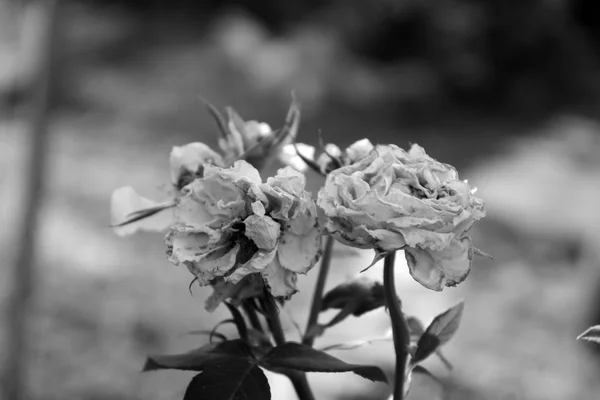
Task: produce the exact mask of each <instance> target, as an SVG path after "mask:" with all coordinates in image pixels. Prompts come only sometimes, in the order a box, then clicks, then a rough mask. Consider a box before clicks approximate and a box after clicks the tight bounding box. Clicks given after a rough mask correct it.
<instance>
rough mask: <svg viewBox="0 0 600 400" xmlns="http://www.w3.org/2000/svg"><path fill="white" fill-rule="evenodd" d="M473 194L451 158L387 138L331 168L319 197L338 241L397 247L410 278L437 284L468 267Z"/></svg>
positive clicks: (460, 276) (450, 281) (477, 213)
mask: <svg viewBox="0 0 600 400" xmlns="http://www.w3.org/2000/svg"><path fill="white" fill-rule="evenodd" d="M473 194H474V190H473V189H471V188H470V186H469V185H468V183H467V182H466V181H461V180H459V179H458V173H457V172H456V170H455V169H454V168H453V167H452V166H450V165H447V164H442V163H440V162H438V161H436V160H434V159H433V158H431V157H429V156H428V155H427V154H426V153H425V151H424V149H423V148H422V147H420V146H418V145H413V146H412V147H411V149H410V150H409V151H408V152H406V151H404V150H403V149H401V148H399V147H397V146H394V145H386V146H377V147H376V148H375V149H374V150H373V151H372V152H370V153H369V154H368V155H366V156H365V157H363V158H362V159H361V160H360V161H358V162H356V163H354V164H351V165H347V166H344V167H341V168H338V169H336V170H334V171H332V172H331V173H330V174H329V175H328V176H327V179H326V182H325V185H324V187H323V188H322V189H321V191H320V192H319V199H318V205H319V206H320V207H321V208H322V209H323V211H324V212H325V215H326V217H327V222H326V225H325V227H326V229H327V230H328V231H329V232H330V233H331V234H332V235H333V236H334V237H335V238H336V239H337V240H338V241H340V242H342V243H344V244H347V245H349V246H353V247H359V248H370V249H375V250H376V251H378V252H381V253H386V252H393V251H396V250H399V249H404V250H405V255H406V259H407V262H408V266H409V268H410V272H411V275H412V276H413V277H414V278H415V280H417V281H418V282H419V283H421V284H422V285H423V286H425V287H427V288H430V289H433V290H442V289H443V288H444V287H445V286H454V285H457V284H459V283H460V282H462V281H463V280H464V279H465V278H466V276H467V274H468V273H469V270H470V267H471V259H472V257H473V252H474V249H473V247H472V245H471V240H470V239H469V238H468V237H466V236H465V233H466V232H467V231H468V230H469V229H470V228H471V227H472V226H473V224H474V223H475V222H476V221H477V220H479V219H481V218H483V217H484V216H485V210H484V204H483V201H481V200H480V199H479V198H477V197H475V196H474V195H473Z"/></svg>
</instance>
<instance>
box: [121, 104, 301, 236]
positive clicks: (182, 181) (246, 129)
mask: <svg viewBox="0 0 600 400" xmlns="http://www.w3.org/2000/svg"><path fill="white" fill-rule="evenodd" d="M209 110H210V111H211V114H212V115H213V117H214V118H215V120H216V121H217V125H218V126H219V129H220V130H221V138H220V139H219V147H220V149H221V151H222V154H219V153H217V152H216V151H214V150H213V149H211V148H210V147H209V146H207V145H206V144H204V143H200V142H194V143H189V144H186V145H184V146H175V147H173V149H172V150H171V154H170V156H169V163H170V169H171V184H172V187H173V193H172V194H171V195H170V199H168V200H166V201H163V202H156V201H153V200H150V199H148V198H145V197H142V196H140V195H139V194H138V193H137V192H136V191H135V189H133V188H132V187H131V186H126V187H122V188H119V189H117V190H115V191H114V192H113V195H112V199H111V222H112V225H113V226H114V229H115V232H116V233H117V234H118V235H120V236H124V235H129V234H132V233H135V232H136V231H138V230H150V231H162V230H165V229H167V228H168V227H169V226H170V225H172V223H173V216H172V212H171V211H170V210H169V209H170V208H171V207H172V206H173V205H174V201H176V200H177V199H178V198H179V197H180V195H181V191H182V190H183V188H185V187H186V186H187V185H189V184H190V183H191V182H192V181H194V179H196V178H201V177H202V176H203V173H204V166H205V165H214V166H217V167H226V166H229V165H231V164H233V163H234V162H235V161H237V160H240V159H244V160H247V161H248V162H249V163H250V164H252V165H253V166H255V167H256V168H258V169H260V168H261V167H264V166H265V165H266V163H267V162H268V161H269V160H271V159H273V158H276V154H278V153H279V152H280V150H281V148H282V147H283V146H285V145H286V144H287V143H289V142H291V141H293V140H294V138H295V137H296V134H297V130H298V125H299V124H300V109H299V107H298V104H297V103H296V102H295V101H294V102H292V104H291V106H290V108H289V111H288V114H287V116H286V120H285V124H284V126H283V127H282V128H281V129H278V130H272V129H271V127H270V126H269V125H268V124H266V123H264V122H258V121H253V120H252V121H244V120H243V119H242V118H241V117H240V116H239V114H238V113H237V112H236V111H235V110H234V109H233V108H231V107H228V108H227V113H228V117H229V118H228V122H227V123H226V122H225V121H224V119H223V117H222V116H221V114H220V113H219V112H218V111H217V110H216V109H215V108H214V107H213V106H211V105H209Z"/></svg>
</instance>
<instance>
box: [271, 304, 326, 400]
mask: <svg viewBox="0 0 600 400" xmlns="http://www.w3.org/2000/svg"><path fill="white" fill-rule="evenodd" d="M266 296H271V295H270V294H266ZM264 307H265V312H266V313H267V322H268V324H269V328H270V329H271V333H272V334H273V339H275V343H276V344H277V346H281V345H282V344H284V343H285V334H284V333H283V328H282V327H281V320H280V319H279V310H278V309H277V305H276V304H275V299H273V298H272V297H270V298H267V299H265V302H264ZM286 376H287V377H288V378H289V379H290V381H291V382H292V385H293V386H294V390H296V393H297V394H298V398H299V399H300V400H315V396H314V395H313V393H312V390H311V388H310V386H309V385H308V380H307V379H306V374H305V373H304V372H300V371H291V372H289V373H286Z"/></svg>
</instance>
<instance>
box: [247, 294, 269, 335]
mask: <svg viewBox="0 0 600 400" xmlns="http://www.w3.org/2000/svg"><path fill="white" fill-rule="evenodd" d="M250 301H252V299H247V300H244V301H243V302H242V308H243V309H244V311H245V312H246V315H247V316H248V319H249V320H250V325H252V328H254V329H255V330H257V331H259V332H260V333H264V331H263V327H262V325H261V323H260V320H259V319H258V315H257V314H256V310H255V309H254V305H253V304H252V303H250Z"/></svg>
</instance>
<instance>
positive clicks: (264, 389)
mask: <svg viewBox="0 0 600 400" xmlns="http://www.w3.org/2000/svg"><path fill="white" fill-rule="evenodd" d="M270 399H271V390H270V388H269V381H268V380H267V377H266V376H265V374H264V372H263V371H262V370H261V369H260V368H259V367H258V365H256V364H255V363H252V362H250V361H249V360H246V359H243V358H234V359H229V360H227V361H226V362H224V363H220V364H215V365H212V366H210V368H206V370H204V372H202V373H201V374H198V375H196V376H195V377H194V378H193V379H192V381H191V382H190V384H189V385H188V387H187V389H186V391H185V395H184V396H183V400H270Z"/></svg>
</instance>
